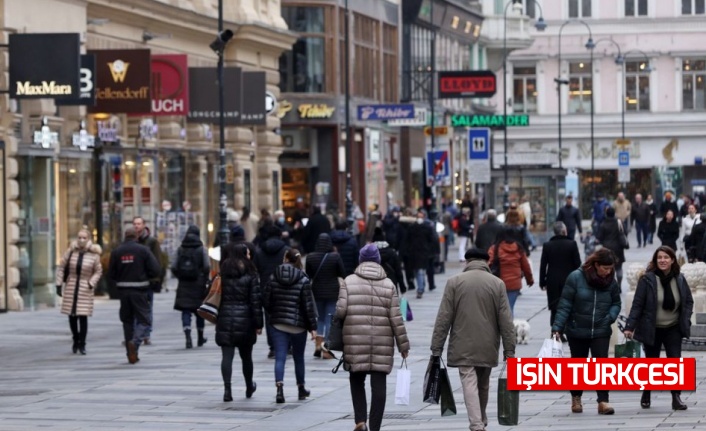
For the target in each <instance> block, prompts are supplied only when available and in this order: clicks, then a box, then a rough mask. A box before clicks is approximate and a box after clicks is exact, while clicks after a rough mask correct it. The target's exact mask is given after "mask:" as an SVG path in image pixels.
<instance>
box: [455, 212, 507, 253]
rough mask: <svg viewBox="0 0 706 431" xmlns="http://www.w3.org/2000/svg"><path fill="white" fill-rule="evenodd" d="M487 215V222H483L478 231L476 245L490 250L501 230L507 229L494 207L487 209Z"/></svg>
mask: <svg viewBox="0 0 706 431" xmlns="http://www.w3.org/2000/svg"><path fill="white" fill-rule="evenodd" d="M485 217H486V222H485V223H483V224H481V225H480V226H479V227H478V231H477V232H476V242H475V245H476V247H477V248H481V249H483V250H485V251H488V250H490V247H491V246H492V245H493V244H495V240H496V239H497V238H498V235H499V234H500V232H502V231H503V230H504V229H505V226H504V225H503V224H502V223H500V222H499V221H498V213H497V212H496V211H495V210H494V209H489V210H488V211H486V213H485ZM464 259H465V257H464Z"/></svg>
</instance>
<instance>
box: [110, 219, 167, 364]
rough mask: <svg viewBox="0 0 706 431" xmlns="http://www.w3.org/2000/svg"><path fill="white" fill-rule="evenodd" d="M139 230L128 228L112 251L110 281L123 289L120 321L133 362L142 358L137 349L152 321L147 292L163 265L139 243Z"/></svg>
mask: <svg viewBox="0 0 706 431" xmlns="http://www.w3.org/2000/svg"><path fill="white" fill-rule="evenodd" d="M136 241H137V231H136V230H135V229H134V228H131V227H129V228H127V229H125V241H124V242H123V243H122V244H121V245H119V246H118V247H117V248H116V249H115V250H113V252H112V253H111V254H110V264H109V266H108V280H110V281H111V282H113V283H115V286H116V287H117V288H118V292H120V321H121V322H122V323H123V335H124V337H125V346H126V348H127V358H128V361H129V362H130V363H131V364H134V363H136V362H137V361H139V360H140V359H139V358H138V356H137V352H138V350H139V348H140V344H141V343H142V340H143V339H144V338H145V333H146V332H147V328H148V327H149V326H150V325H151V324H152V315H151V313H150V301H149V295H148V292H150V291H151V289H150V280H151V279H154V278H155V277H157V276H159V274H160V272H161V270H162V268H161V267H160V265H159V262H158V261H157V259H155V257H154V256H153V255H152V253H151V252H150V250H149V249H148V248H147V247H145V246H142V245H140V244H138V243H137V242H136Z"/></svg>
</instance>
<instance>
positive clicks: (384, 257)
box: [373, 227, 407, 293]
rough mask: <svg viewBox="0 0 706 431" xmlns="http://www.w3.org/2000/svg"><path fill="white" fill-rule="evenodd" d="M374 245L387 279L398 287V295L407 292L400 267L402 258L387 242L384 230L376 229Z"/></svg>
mask: <svg viewBox="0 0 706 431" xmlns="http://www.w3.org/2000/svg"><path fill="white" fill-rule="evenodd" d="M373 244H375V246H376V247H377V248H378V251H379V252H380V265H381V266H382V268H383V269H384V270H385V273H386V274H387V278H389V279H390V281H392V283H393V284H394V285H395V287H397V289H398V293H400V292H401V293H405V292H407V286H405V284H404V278H403V276H402V266H401V265H400V257H399V255H398V254H397V250H395V249H394V248H393V247H392V245H390V243H389V242H387V239H386V236H385V233H384V232H383V230H382V228H379V227H377V228H375V233H374V234H373Z"/></svg>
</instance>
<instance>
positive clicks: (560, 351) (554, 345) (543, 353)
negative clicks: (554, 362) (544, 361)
mask: <svg viewBox="0 0 706 431" xmlns="http://www.w3.org/2000/svg"><path fill="white" fill-rule="evenodd" d="M537 357H538V358H563V357H564V346H563V345H562V344H561V341H559V340H557V339H556V338H547V339H545V340H544V343H542V348H541V349H539V353H538V354H537Z"/></svg>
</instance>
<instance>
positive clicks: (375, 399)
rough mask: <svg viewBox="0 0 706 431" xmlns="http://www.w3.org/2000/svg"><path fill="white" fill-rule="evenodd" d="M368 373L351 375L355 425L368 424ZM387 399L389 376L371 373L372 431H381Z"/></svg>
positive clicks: (349, 378)
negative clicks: (366, 384) (366, 381)
mask: <svg viewBox="0 0 706 431" xmlns="http://www.w3.org/2000/svg"><path fill="white" fill-rule="evenodd" d="M367 374H368V373H366V372H358V373H350V375H349V376H348V382H349V383H350V385H351V399H352V400H353V412H354V414H355V423H356V424H359V423H362V422H367V419H368V400H367V398H366V396H365V376H367ZM386 397H387V374H385V373H382V372H378V371H372V372H370V426H369V427H368V429H369V430H370V431H380V426H381V425H382V416H383V414H385V400H386Z"/></svg>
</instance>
